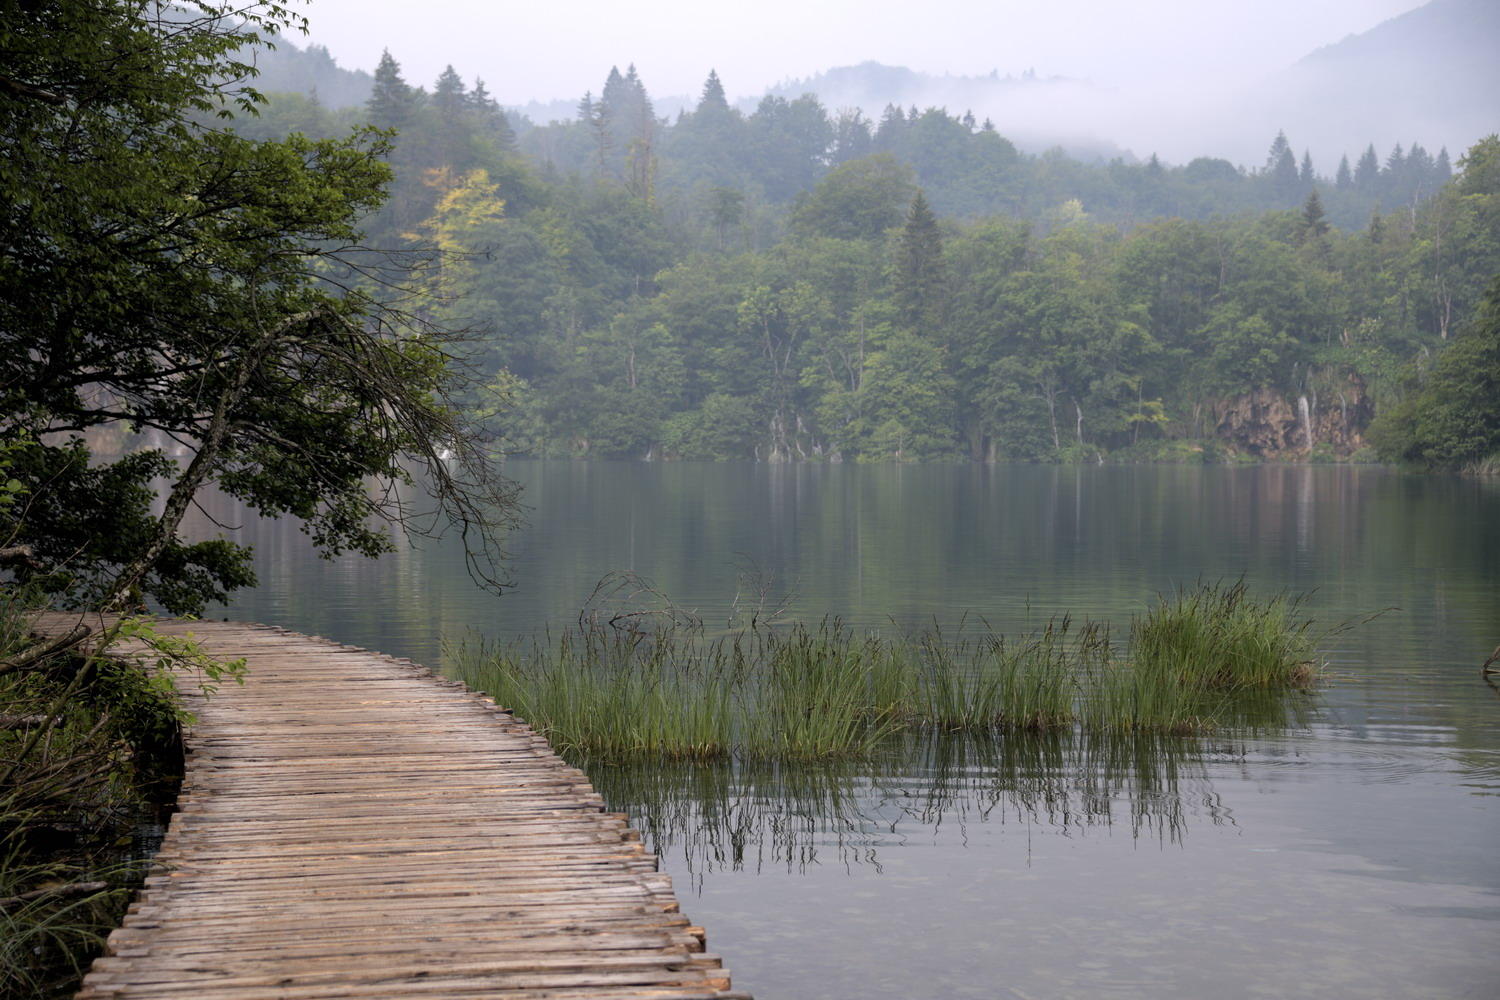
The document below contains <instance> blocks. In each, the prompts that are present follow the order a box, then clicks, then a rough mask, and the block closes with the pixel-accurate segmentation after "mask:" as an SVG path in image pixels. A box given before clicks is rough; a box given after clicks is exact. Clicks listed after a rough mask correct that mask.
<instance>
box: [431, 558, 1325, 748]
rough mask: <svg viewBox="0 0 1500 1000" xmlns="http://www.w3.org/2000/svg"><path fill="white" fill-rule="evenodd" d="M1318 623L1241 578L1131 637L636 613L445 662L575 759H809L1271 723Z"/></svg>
mask: <svg viewBox="0 0 1500 1000" xmlns="http://www.w3.org/2000/svg"><path fill="white" fill-rule="evenodd" d="M1312 627H1313V621H1312V620H1311V619H1310V618H1306V617H1303V616H1302V615H1301V614H1300V610H1299V602H1298V601H1297V600H1295V599H1293V598H1290V597H1288V596H1287V595H1284V594H1283V595H1277V596H1273V597H1270V598H1267V599H1257V598H1256V597H1254V596H1253V595H1252V594H1250V593H1249V591H1248V590H1247V588H1246V587H1245V585H1244V584H1243V582H1238V583H1234V584H1219V583H1204V584H1199V585H1197V586H1196V587H1194V588H1191V589H1187V590H1183V591H1179V592H1177V593H1174V594H1171V595H1164V596H1161V597H1159V598H1158V599H1157V600H1156V602H1155V603H1154V604H1153V605H1152V606H1151V607H1150V608H1148V609H1147V610H1146V611H1145V612H1144V613H1143V614H1141V615H1138V616H1136V617H1135V619H1134V620H1133V621H1132V622H1131V625H1130V628H1129V633H1128V636H1127V638H1126V641H1125V642H1124V643H1123V644H1122V643H1120V642H1118V641H1117V640H1116V638H1115V637H1114V636H1113V635H1112V633H1111V631H1110V629H1109V628H1108V627H1107V626H1105V625H1102V624H1099V623H1095V622H1087V621H1085V622H1082V623H1079V622H1077V621H1075V620H1074V619H1073V618H1071V617H1062V618H1056V619H1053V620H1052V621H1050V622H1048V623H1047V625H1046V626H1045V627H1043V628H1041V629H1039V630H1037V631H1035V632H1033V633H1031V634H1027V635H1023V636H1019V637H1013V636H1006V635H1002V634H999V633H997V632H995V631H994V630H992V629H990V628H989V627H988V626H987V625H983V624H981V625H980V626H979V627H974V626H971V625H969V624H968V623H967V622H966V623H965V625H964V626H962V627H960V628H958V629H956V630H955V631H954V632H953V633H951V634H950V633H947V632H944V631H943V630H942V629H940V628H938V627H932V628H930V629H927V630H925V631H922V632H918V633H915V634H906V635H900V636H896V637H889V638H888V637H884V636H881V635H878V634H875V633H862V632H860V631H858V630H856V629H854V628H852V627H850V626H849V625H847V624H846V623H844V622H842V621H839V620H837V619H825V620H824V621H823V622H821V623H820V624H817V625H808V624H793V625H776V624H766V623H765V622H764V621H758V622H752V623H751V624H748V625H745V626H743V627H740V628H737V629H732V630H730V631H727V632H725V633H723V634H717V635H716V634H710V633H709V632H708V631H706V630H705V629H704V628H703V627H702V625H701V623H689V624H685V623H683V622H681V621H670V622H666V623H664V624H662V623H654V624H642V622H641V620H639V619H634V618H632V619H629V620H628V621H626V622H624V623H623V624H622V623H620V622H615V623H614V624H610V623H601V622H599V621H598V620H581V621H580V624H579V625H578V626H577V627H576V628H572V629H569V630H567V631H565V632H562V633H560V634H556V635H547V636H544V637H540V638H534V639H531V640H529V641H524V642H514V643H510V644H496V643H493V642H489V641H486V640H483V639H478V638H470V639H467V640H464V641H462V642H459V643H456V644H454V645H451V646H450V647H449V648H448V650H447V655H446V657H445V658H446V660H447V662H448V664H449V669H450V670H451V671H452V672H453V673H454V674H455V675H456V676H457V677H458V678H460V679H461V680H463V681H465V682H466V683H468V684H469V685H470V686H471V687H474V688H477V689H479V690H483V691H485V692H487V693H489V694H490V695H492V696H493V697H494V698H495V699H496V701H498V702H499V703H500V704H502V705H504V706H506V707H507V708H510V709H512V710H514V711H515V712H516V714H517V715H519V716H521V717H522V718H524V719H526V720H527V721H528V722H529V723H530V724H531V725H532V726H533V727H535V728H536V729H537V730H538V731H539V732H540V733H542V734H543V735H545V736H546V737H547V739H548V740H549V741H550V742H551V743H552V745H553V746H554V747H555V748H556V749H558V750H559V751H560V752H563V753H564V754H568V755H571V756H574V757H577V758H586V759H589V760H596V761H609V760H627V759H640V758H642V757H659V758H675V759H702V760H707V759H715V758H725V757H739V758H744V759H786V760H798V759H804V760H805V759H810V758H822V757H831V756H838V755H859V754H864V753H868V752H872V751H873V750H874V749H875V748H876V747H877V746H878V745H879V744H880V743H881V741H882V740H884V739H885V738H887V737H888V736H890V735H892V734H894V733H896V732H900V731H906V730H932V731H938V732H953V733H957V732H968V733H979V732H983V733H992V734H1006V735H1013V734H1015V735H1023V734H1047V733H1056V732H1058V731H1062V730H1069V729H1081V730H1083V731H1085V732H1088V733H1091V734H1160V735H1181V736H1187V735H1194V734H1200V733H1205V732H1209V731H1213V730H1216V729H1219V728H1222V727H1225V726H1228V725H1235V726H1247V725H1248V726H1262V725H1270V724H1275V723H1276V722H1277V721H1278V720H1280V719H1282V718H1284V716H1285V705H1284V700H1285V696H1286V695H1287V694H1288V693H1293V692H1302V691H1307V690H1309V689H1310V688H1311V687H1312V686H1313V685H1314V684H1315V683H1316V680H1317V677H1318V674H1319V667H1318V664H1317V661H1316V659H1315V647H1316V642H1315V641H1314V638H1313V636H1312V634H1311V629H1312Z"/></svg>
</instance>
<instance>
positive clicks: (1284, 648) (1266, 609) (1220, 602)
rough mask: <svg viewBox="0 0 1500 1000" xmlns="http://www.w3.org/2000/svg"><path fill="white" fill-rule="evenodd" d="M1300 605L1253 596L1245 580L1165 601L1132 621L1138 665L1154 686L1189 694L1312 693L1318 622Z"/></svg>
mask: <svg viewBox="0 0 1500 1000" xmlns="http://www.w3.org/2000/svg"><path fill="white" fill-rule="evenodd" d="M1297 611H1298V601H1297V600H1294V599H1291V598H1288V597H1287V595H1285V594H1278V595H1277V596H1275V597H1272V598H1271V599H1270V600H1267V601H1257V600H1255V599H1254V598H1253V597H1251V596H1250V593H1249V591H1248V589H1247V588H1246V586H1245V582H1244V581H1243V580H1240V581H1237V582H1235V583H1233V584H1229V585H1225V584H1221V583H1200V584H1198V586H1196V587H1194V588H1193V589H1192V590H1187V591H1181V590H1180V591H1178V592H1177V593H1176V594H1175V595H1172V596H1171V597H1168V596H1161V597H1159V598H1158V599H1157V601H1156V603H1155V604H1154V605H1153V606H1152V607H1151V608H1150V609H1149V610H1148V611H1147V612H1146V614H1145V616H1144V617H1138V618H1136V619H1135V621H1134V622H1133V623H1132V626H1131V635H1130V652H1131V662H1132V665H1133V667H1134V669H1135V671H1136V672H1137V673H1138V674H1140V675H1142V677H1143V678H1144V680H1145V681H1146V682H1147V683H1151V684H1158V685H1161V686H1165V687H1175V688H1178V689H1182V690H1184V691H1237V690H1244V689H1248V688H1259V689H1285V688H1306V687H1309V686H1311V684H1312V683H1313V681H1314V680H1315V679H1316V676H1317V671H1316V666H1315V663H1314V659H1313V643H1312V642H1311V640H1310V639H1309V637H1308V630H1309V628H1310V627H1311V626H1312V619H1310V618H1308V619H1303V620H1301V621H1298V620H1296V618H1297Z"/></svg>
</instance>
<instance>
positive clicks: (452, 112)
mask: <svg viewBox="0 0 1500 1000" xmlns="http://www.w3.org/2000/svg"><path fill="white" fill-rule="evenodd" d="M467 98H468V93H467V91H466V88H465V87H464V81H463V78H462V77H460V76H459V75H458V73H457V71H455V70H454V68H453V66H452V64H451V63H450V64H449V65H448V66H447V67H445V68H444V69H443V72H442V74H441V75H440V76H439V77H438V78H437V83H435V84H433V87H432V106H433V108H434V110H436V111H437V113H438V114H440V115H442V116H443V117H444V118H449V119H452V118H457V117H458V116H459V114H460V113H461V112H462V111H463V109H464V105H465V104H466V103H467Z"/></svg>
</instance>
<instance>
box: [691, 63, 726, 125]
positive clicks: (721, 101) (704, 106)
mask: <svg viewBox="0 0 1500 1000" xmlns="http://www.w3.org/2000/svg"><path fill="white" fill-rule="evenodd" d="M705 111H707V112H709V113H710V114H714V113H722V114H728V113H729V99H728V98H727V97H725V96H724V84H722V83H721V82H719V74H718V73H717V72H715V71H714V70H709V71H708V79H707V80H704V81H703V94H702V96H701V97H699V98H698V108H697V110H696V112H695V114H700V115H701V114H703V113H704V112H705Z"/></svg>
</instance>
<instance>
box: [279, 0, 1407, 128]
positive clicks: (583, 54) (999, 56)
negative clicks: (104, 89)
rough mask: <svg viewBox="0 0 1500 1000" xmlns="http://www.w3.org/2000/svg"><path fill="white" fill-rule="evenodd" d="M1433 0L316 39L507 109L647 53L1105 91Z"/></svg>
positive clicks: (369, 6) (611, 22) (1219, 68)
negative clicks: (1090, 86) (1055, 80)
mask: <svg viewBox="0 0 1500 1000" xmlns="http://www.w3.org/2000/svg"><path fill="white" fill-rule="evenodd" d="M1420 5H1421V0H1235V2H1232V3H1231V2H1224V0H1034V2H1029V3H1028V2H1019V0H991V2H976V0H919V2H910V0H906V2H899V3H898V2H895V0H757V2H754V3H738V4H730V3H708V2H697V0H607V2H606V0H573V2H560V3H559V2H552V3H527V4H522V3H510V2H483V0H423V2H421V3H413V2H411V0H311V2H308V3H306V4H305V6H303V7H302V10H303V12H304V13H306V15H307V17H308V18H309V21H310V25H311V33H310V35H309V37H308V39H307V41H311V42H314V43H317V44H321V45H326V46H327V47H328V48H329V49H330V50H331V51H332V53H333V55H334V57H335V58H336V59H337V60H338V61H339V64H340V65H342V66H345V67H348V68H353V69H373V68H374V66H375V63H376V61H377V60H378V59H379V58H380V51H381V49H383V48H389V49H390V50H391V53H392V54H393V55H394V56H395V57H396V59H397V60H398V61H399V62H400V63H401V65H402V70H403V72H404V74H405V76H406V79H407V81H408V82H410V83H414V84H423V85H427V86H430V85H431V82H432V81H433V80H434V79H435V78H436V77H437V75H438V73H439V72H441V71H442V68H443V66H444V65H445V64H447V63H452V64H453V65H454V67H455V68H457V69H458V71H459V72H460V73H461V74H462V75H463V76H464V77H465V78H466V79H468V80H471V81H472V79H473V78H474V77H475V76H476V75H478V76H481V77H483V78H484V80H485V83H486V85H487V86H488V87H489V90H490V92H491V93H492V94H494V95H495V97H496V98H497V99H498V100H500V101H501V102H502V103H505V104H524V103H526V102H527V101H529V100H533V99H535V100H543V101H546V100H553V99H558V98H563V99H574V98H577V97H579V96H581V95H582V94H583V92H584V91H586V90H592V91H595V92H597V91H598V89H599V87H600V85H601V83H602V82H603V79H604V76H605V74H606V73H607V72H608V71H609V67H610V66H612V65H618V66H619V67H620V68H621V69H622V70H623V69H624V68H625V66H626V65H627V64H628V63H632V62H633V63H635V64H636V66H637V68H638V69H639V71H640V73H641V76H642V78H643V79H644V81H645V83H646V86H647V89H648V90H649V91H650V92H651V93H652V94H654V95H657V96H669V95H677V94H696V93H697V92H698V90H699V88H700V86H701V85H702V82H703V79H704V77H705V76H707V75H708V70H709V69H710V68H714V69H717V70H718V72H719V75H720V77H722V78H723V80H724V83H725V87H726V89H727V90H728V91H729V94H730V96H731V97H747V96H754V95H758V94H759V93H760V92H761V91H763V90H764V89H765V88H766V87H768V86H770V85H772V84H775V83H777V82H780V81H781V80H784V79H787V78H792V77H806V76H810V75H812V74H814V73H817V72H818V71H820V70H824V69H828V68H830V67H834V66H846V65H852V64H854V63H859V62H863V61H865V60H867V59H873V60H876V61H878V62H883V63H888V64H892V65H902V66H909V67H911V68H912V69H917V70H923V71H926V72H929V73H944V72H948V73H954V74H982V73H988V72H989V71H990V70H992V69H998V70H999V71H1000V73H1001V75H1002V76H1003V75H1005V74H1006V73H1017V74H1019V73H1021V72H1022V71H1024V70H1026V69H1028V68H1032V67H1034V68H1035V69H1036V71H1037V72H1038V73H1039V74H1041V75H1043V76H1050V75H1062V76H1071V77H1078V78H1083V79H1087V80H1090V81H1092V82H1094V83H1097V84H1101V85H1105V86H1125V87H1137V86H1142V85H1145V86H1148V87H1150V86H1153V85H1154V86H1160V85H1162V84H1163V83H1168V82H1170V83H1172V84H1175V85H1186V86H1192V85H1195V83H1202V84H1205V85H1218V86H1222V85H1226V84H1231V83H1239V82H1243V81H1247V80H1252V79H1254V78H1256V77H1258V76H1260V75H1262V74H1266V73H1271V72H1273V71H1275V70H1277V69H1280V68H1282V67H1283V66H1285V65H1287V64H1289V63H1291V62H1294V61H1295V60H1297V59H1298V58H1300V57H1301V56H1302V55H1304V54H1306V53H1307V52H1308V51H1310V50H1312V49H1314V48H1317V47H1318V46H1320V45H1326V44H1329V43H1332V42H1336V41H1338V40H1340V39H1341V38H1343V37H1344V36H1346V35H1348V34H1352V33H1356V32H1361V31H1365V30H1368V29H1369V28H1372V27H1374V26H1375V25H1376V24H1379V23H1380V22H1381V21H1384V20H1387V19H1388V18H1391V17H1393V16H1395V15H1397V14H1400V13H1402V12H1403V11H1406V10H1410V9H1412V8H1414V7H1417V6H1420Z"/></svg>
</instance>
